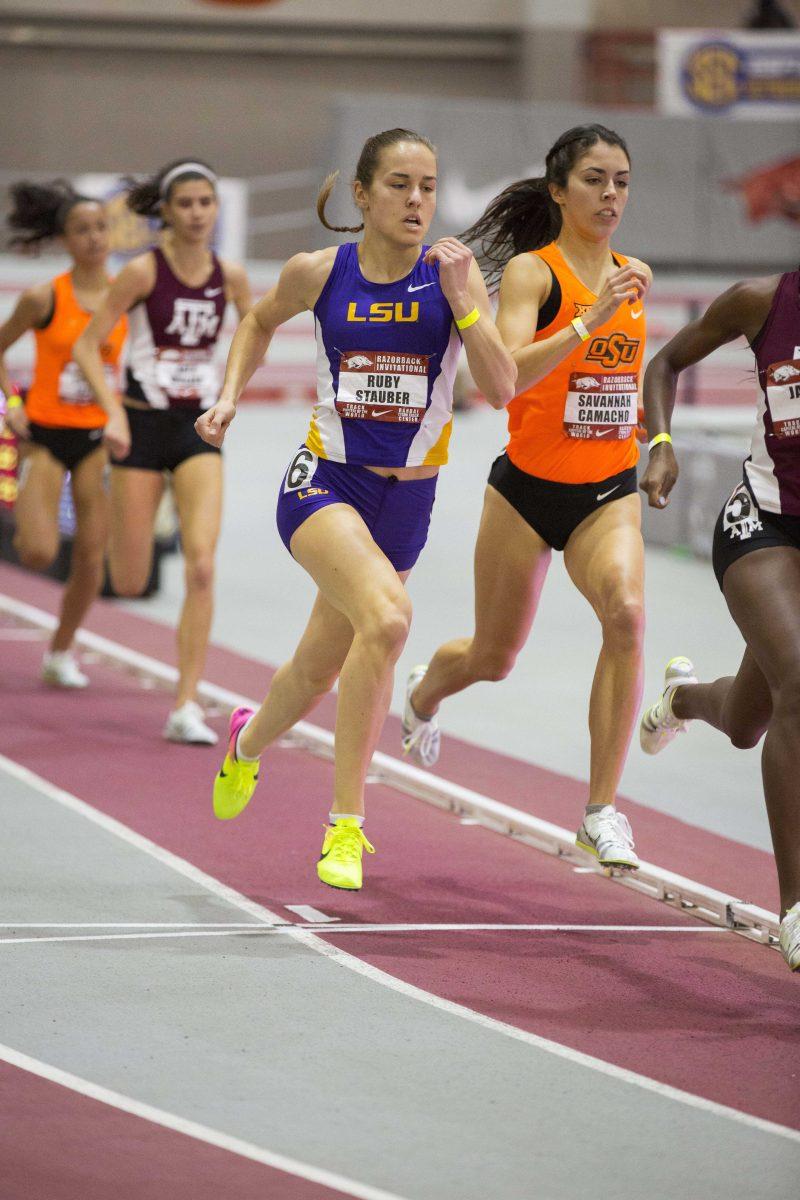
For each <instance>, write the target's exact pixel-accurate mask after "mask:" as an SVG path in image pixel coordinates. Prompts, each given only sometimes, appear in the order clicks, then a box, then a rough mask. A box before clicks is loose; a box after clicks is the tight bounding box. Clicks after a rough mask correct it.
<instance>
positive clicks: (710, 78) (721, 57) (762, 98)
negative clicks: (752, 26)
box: [657, 29, 800, 121]
mask: <svg viewBox="0 0 800 1200" xmlns="http://www.w3.org/2000/svg"><path fill="white" fill-rule="evenodd" d="M657 95H658V107H659V109H660V111H661V112H662V113H664V114H666V115H669V116H710V117H714V116H722V117H738V118H741V117H755V118H758V117H761V118H764V117H768V118H770V119H771V120H774V119H775V118H778V119H784V120H790V121H798V120H800V30H798V31H795V30H791V29H789V30H780V31H769V30H763V31H751V30H742V31H740V30H736V29H662V30H660V31H659V34H658V48H657Z"/></svg>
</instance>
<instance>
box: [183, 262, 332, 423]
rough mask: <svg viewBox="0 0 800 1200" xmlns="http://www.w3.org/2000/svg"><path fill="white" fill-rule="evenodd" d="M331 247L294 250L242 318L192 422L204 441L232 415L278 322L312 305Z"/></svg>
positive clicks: (327, 266) (325, 272)
mask: <svg viewBox="0 0 800 1200" xmlns="http://www.w3.org/2000/svg"><path fill="white" fill-rule="evenodd" d="M335 253H336V251H335V249H334V250H333V251H331V250H318V251H315V252H314V253H311V254H295V255H294V257H293V258H290V259H289V261H288V262H287V263H286V266H285V267H284V268H283V270H282V271H281V273H280V276H279V278H278V282H277V283H276V284H275V286H274V287H273V288H270V290H269V291H268V292H267V293H266V295H264V296H262V298H261V299H260V300H259V301H258V303H257V304H256V305H255V306H254V307H253V308H251V309H250V311H249V312H248V313H246V314H245V316H244V317H243V318H242V321H241V323H240V325H239V328H238V329H237V330H236V333H235V334H234V335H233V341H232V342H231V348H230V350H229V351H228V361H227V363H226V365H225V378H224V380H223V383H222V390H221V391H220V396H219V400H218V401H217V403H216V404H215V405H214V406H213V407H212V408H209V409H208V410H207V411H206V412H204V413H202V414H201V415H200V416H199V417H198V418H197V421H196V422H195V429H196V430H197V432H198V433H199V435H200V437H201V438H202V439H203V441H205V442H208V443H209V445H211V446H221V445H222V442H223V440H224V437H225V431H226V430H227V428H228V426H229V425H230V423H231V421H232V420H233V418H234V417H235V415H236V404H237V402H238V400H239V398H240V396H241V394H242V392H243V391H244V389H245V387H246V386H247V384H248V382H249V381H250V377H251V376H252V374H253V372H254V371H255V369H256V367H257V366H258V365H259V363H260V362H261V360H262V359H263V358H264V355H265V354H266V353H267V350H268V349H269V344H270V342H271V341H272V337H273V334H274V333H275V330H276V329H277V328H278V326H279V325H283V324H284V322H285V321H289V320H291V318H292V317H296V316H297V315H298V314H299V313H301V312H305V311H307V310H308V309H310V308H313V307H314V304H315V303H316V299H317V297H318V296H319V293H320V292H321V291H322V287H323V286H324V283H325V279H327V277H328V274H329V273H330V269H331V266H332V264H333V255H335Z"/></svg>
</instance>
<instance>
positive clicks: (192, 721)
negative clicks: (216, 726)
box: [164, 700, 219, 746]
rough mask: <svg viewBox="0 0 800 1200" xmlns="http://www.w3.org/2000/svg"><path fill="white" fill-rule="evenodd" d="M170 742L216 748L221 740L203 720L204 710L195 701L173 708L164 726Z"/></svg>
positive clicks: (165, 735) (166, 736)
mask: <svg viewBox="0 0 800 1200" xmlns="http://www.w3.org/2000/svg"><path fill="white" fill-rule="evenodd" d="M164 737H165V738H166V739H167V741H168V742H185V743H187V744H188V745H191V746H216V744H217V742H218V741H219V738H218V737H217V735H216V733H215V732H214V730H213V729H211V728H210V726H208V725H206V723H205V721H204V720H203V710H202V708H201V707H200V705H199V704H196V703H195V701H194V700H187V701H186V703H185V704H182V705H181V707H180V708H173V710H172V712H171V713H170V714H169V717H168V718H167V723H166V725H165V726H164Z"/></svg>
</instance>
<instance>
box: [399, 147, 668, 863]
mask: <svg viewBox="0 0 800 1200" xmlns="http://www.w3.org/2000/svg"><path fill="white" fill-rule="evenodd" d="M629 177H630V158H629V155H628V151H627V147H626V146H625V143H624V141H623V140H622V138H621V137H620V136H619V135H618V134H616V133H614V132H612V131H611V130H609V129H605V128H604V127H603V126H601V125H588V126H580V127H578V128H575V129H570V130H569V131H568V132H567V133H565V134H564V135H563V136H562V137H560V138H559V140H558V141H557V142H556V144H555V145H554V146H553V147H552V149H551V150H550V152H549V153H548V155H547V167H546V175H545V176H544V178H542V179H529V180H523V181H522V182H520V183H516V184H513V185H512V186H511V187H509V188H507V189H506V190H505V191H504V192H503V193H502V194H501V195H500V196H498V197H497V199H495V200H494V201H493V202H492V204H491V205H490V206H489V208H488V210H487V211H486V213H485V214H484V216H483V217H482V218H481V219H480V220H479V221H478V222H477V223H476V224H475V225H474V226H473V227H472V228H471V229H470V230H468V231H467V233H466V234H464V235H463V236H464V240H466V241H473V242H479V243H481V244H482V246H483V250H484V257H485V258H486V260H487V261H488V262H489V263H490V264H491V265H492V267H493V271H494V274H495V276H496V275H499V274H500V272H501V271H502V282H501V286H500V305H499V309H498V316H497V326H498V329H499V330H500V334H501V336H502V338H503V340H504V342H505V344H506V346H507V347H508V349H509V350H510V351H511V352H512V354H513V357H514V360H515V362H516V365H517V369H518V378H517V388H518V394H517V396H516V397H515V399H514V400H512V402H511V404H510V405H509V434H510V437H509V442H508V446H507V449H506V452H505V453H504V454H502V455H501V456H500V458H498V459H497V461H496V462H495V463H494V465H493V467H492V470H491V473H490V475H489V487H488V488H487V491H486V498H485V502H484V509H483V517H482V520H481V526H480V532H479V534H478V543H477V547H476V550H475V610H476V611H475V633H474V635H473V637H471V638H460V639H458V640H456V641H452V642H448V643H446V644H445V645H444V646H441V647H440V648H439V650H437V652H436V654H435V655H434V657H433V659H432V661H431V663H430V666H429V667H427V668H426V667H417V668H416V669H415V670H414V671H413V672H412V673H411V676H410V678H409V682H408V690H407V697H406V706H405V712H404V734H405V736H404V739H403V747H404V750H405V752H406V753H407V754H409V755H410V756H411V757H413V758H414V759H416V761H417V762H420V763H422V764H423V765H424V766H431V765H433V763H434V762H436V760H437V758H438V754H439V730H438V727H437V722H436V716H435V714H436V712H437V710H438V707H439V704H440V703H441V701H442V700H443V699H444V698H445V697H446V696H451V695H453V693H455V692H459V691H461V690H462V689H463V688H466V687H468V686H469V685H470V684H472V683H475V682H477V681H478V680H497V679H503V678H505V676H506V675H507V674H508V673H509V671H510V670H511V668H512V667H513V665H514V662H515V660H516V657H517V654H518V653H519V651H520V650H521V649H522V647H523V645H524V644H525V642H526V640H527V637H528V633H529V632H530V628H531V624H532V622H533V618H534V616H535V614H536V608H537V605H538V601H539V596H540V593H541V589H542V585H543V584H544V580H545V576H546V574H547V568H548V566H549V563H550V557H551V553H552V551H553V550H554V549H555V550H563V551H564V563H565V566H566V568H567V571H568V573H569V576H570V578H571V579H572V581H573V583H574V584H575V586H576V587H577V588H578V590H579V591H580V592H581V593H582V594H583V595H584V596H585V597H586V599H587V600H588V602H589V604H590V605H591V606H592V609H593V610H594V612H595V614H596V616H597V618H598V620H599V621H600V624H601V627H602V634H603V645H602V650H601V652H600V658H599V660H598V663H597V670H596V673H595V677H594V684H593V686H592V694H591V700H590V704H589V731H590V736H591V766H590V780H589V795H588V804H587V807H586V813H585V815H584V819H583V823H582V825H581V828H580V829H579V831H578V835H577V839H576V840H577V843H578V845H579V846H581V847H582V848H583V849H585V850H587V851H589V852H590V853H591V854H593V855H595V856H596V857H597V858H598V860H599V861H600V863H601V864H602V865H603V866H614V867H621V868H629V869H634V868H636V867H638V865H639V860H638V858H637V856H636V853H635V851H634V846H633V838H632V835H631V831H630V825H629V824H628V821H627V818H626V817H624V816H622V815H621V814H620V813H618V812H617V810H616V803H615V801H616V790H617V785H618V783H619V778H620V775H621V773H622V768H623V765H624V763H625V757H626V755H627V751H628V746H629V744H630V738H631V733H632V730H633V726H634V722H635V720H636V715H637V709H638V705H639V700H640V696H641V688H642V635H643V630H644V615H643V583H644V551H643V544H642V535H641V530H640V517H641V510H640V503H639V498H638V495H637V491H636V471H635V463H636V460H637V458H638V447H637V444H636V437H635V434H636V429H637V410H638V395H639V372H640V368H641V364H642V354H643V351H644V341H645V317H644V309H643V304H642V301H643V297H644V295H645V293H646V292H647V289H648V287H649V285H650V280H651V273H650V270H649V268H648V267H646V266H645V265H644V263H641V262H638V261H637V260H635V259H628V258H626V257H625V256H623V255H621V254H618V253H616V252H612V250H611V248H610V245H609V240H610V238H611V236H612V235H613V234H614V232H615V231H616V228H617V226H618V225H619V222H620V218H621V216H622V212H623V210H624V208H625V204H626V202H627V198H628V181H629Z"/></svg>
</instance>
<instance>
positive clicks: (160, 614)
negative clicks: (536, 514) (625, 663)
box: [131, 403, 770, 850]
mask: <svg viewBox="0 0 800 1200" xmlns="http://www.w3.org/2000/svg"><path fill="white" fill-rule="evenodd" d="M308 411H309V410H308V407H307V406H306V405H305V404H295V403H286V404H282V405H265V406H261V405H244V406H243V407H242V408H241V409H240V412H239V415H238V416H237V419H236V422H235V424H234V425H233V427H232V429H231V432H230V434H229V437H228V440H227V443H226V489H227V490H226V500H225V519H224V527H223V534H222V539H221V544H220V550H219V559H218V563H219V573H218V586H217V596H218V601H217V611H216V617H215V622H214V631H213V637H214V640H215V641H216V642H218V643H219V644H221V645H224V646H228V647H230V648H231V649H234V650H238V651H240V652H241V653H244V654H247V655H249V656H250V657H252V658H256V659H259V660H263V661H265V662H268V663H273V664H278V663H280V662H282V661H283V660H284V659H285V658H287V657H288V656H289V655H290V654H291V653H292V651H293V649H294V646H295V643H296V642H297V640H298V638H299V636H300V633H301V631H302V629H303V626H304V623H305V620H306V617H307V614H308V611H309V610H310V607H311V603H312V599H313V594H314V593H313V586H312V584H311V582H310V580H309V579H308V578H307V576H306V575H305V574H304V572H303V571H302V570H301V569H300V568H299V567H298V566H297V564H296V563H294V562H293V560H292V559H291V558H290V556H289V555H288V554H287V552H286V550H285V549H284V547H283V545H282V543H281V542H280V539H279V537H278V534H277V531H276V528H275V521H274V509H275V499H276V496H277V489H278V485H279V483H280V480H281V478H282V475H283V472H284V470H285V467H286V465H287V463H288V461H289V458H290V456H291V454H292V453H293V451H294V449H295V448H296V447H297V446H298V445H299V444H300V443H301V442H302V441H303V438H304V436H305V431H306V427H307V422H308ZM504 443H505V417H504V415H503V414H500V413H496V412H493V411H492V410H490V409H488V408H480V409H477V410H475V411H473V412H470V413H467V414H463V415H459V416H458V417H457V418H456V428H455V432H454V435H453V441H452V446H451V462H450V464H449V465H448V466H447V467H446V468H445V469H444V470H443V471H442V474H441V477H440V484H439V492H438V497H437V502H436V507H435V509H434V516H433V521H432V530H431V536H430V539H429V542H428V545H427V547H426V549H425V551H424V553H423V555H422V557H421V559H420V561H419V563H418V564H417V566H416V568H415V569H414V572H413V575H412V576H411V579H410V581H409V591H410V594H411V596H412V599H413V602H414V625H413V628H412V631H411V636H410V638H409V641H408V645H407V647H406V650H405V652H404V654H403V656H402V658H401V660H400V663H399V669H398V672H397V679H396V684H395V691H394V699H393V705H392V707H393V711H395V712H400V711H401V708H402V693H403V686H404V680H405V677H406V675H407V672H408V670H409V669H410V668H411V667H412V666H414V665H415V664H416V663H418V662H424V661H426V660H427V659H428V658H429V657H430V655H431V654H432V653H433V651H434V650H435V648H436V647H437V646H438V645H439V644H440V643H441V642H443V641H446V640H448V639H449V638H451V637H457V636H461V635H466V634H469V633H470V632H471V630H472V613H473V602H472V551H473V547H474V542H475V535H476V532H477V527H478V520H479V517H480V511H481V505H482V498H483V490H484V483H485V479H486V475H487V473H488V468H489V465H490V463H491V462H492V460H493V458H494V457H495V456H496V455H497V454H498V453H499V452H500V451H501V449H502V447H503V445H504ZM732 482H735V480H734V481H732ZM724 499H725V496H724V495H721V496H720V499H719V503H720V506H721V504H722V502H723V501H724ZM715 517H716V512H713V513H709V521H710V522H713V520H714V519H715ZM181 594H182V574H181V564H180V560H179V559H178V558H177V557H172V558H171V559H169V560H167V561H166V563H165V570H164V582H163V587H162V590H161V593H160V594H159V595H158V596H156V597H154V598H152V599H150V600H147V601H136V602H132V603H131V607H132V608H133V609H134V610H135V611H138V612H141V613H142V614H144V615H148V616H150V617H152V618H154V619H156V620H159V621H164V622H166V623H168V624H172V623H174V621H175V617H176V613H177V611H178V608H179V604H180V599H181ZM647 612H648V634H647V643H646V668H647V674H646V683H645V699H646V700H654V699H655V698H656V697H657V695H658V694H659V692H660V690H661V687H662V678H663V671H664V666H665V664H666V662H667V660H668V659H669V658H671V657H672V656H673V655H675V654H688V655H689V656H690V657H692V658H693V659H694V661H695V664H696V666H697V668H698V671H699V673H700V676H701V678H704V679H712V678H716V677H717V676H718V675H724V674H732V673H733V672H734V671H735V670H736V667H737V665H738V662H739V659H740V657H741V654H742V650H743V643H742V639H741V636H740V634H739V632H738V630H737V629H736V627H735V626H734V624H733V622H732V621H731V619H730V617H729V615H728V612H727V609H726V607H725V603H724V601H723V598H722V596H721V594H720V592H719V589H718V587H717V584H716V581H715V579H714V576H713V574H712V571H711V566H710V564H709V563H706V562H699V561H694V560H688V559H686V558H683V557H679V556H678V555H676V554H674V553H672V552H669V551H665V550H660V549H655V548H650V549H648V554H647ZM598 650H599V630H598V626H597V622H596V620H595V618H594V615H593V614H592V612H591V610H590V609H589V608H588V606H587V604H586V602H585V601H584V600H583V598H582V597H581V596H580V595H579V594H578V593H577V591H576V590H575V588H574V587H573V585H572V584H571V583H570V581H569V579H568V578H567V575H566V572H565V571H564V568H563V563H562V561H561V556H560V555H554V556H553V565H552V566H551V569H550V575H549V578H548V580H547V583H546V585H545V589H544V595H543V598H542V603H541V606H540V611H539V613H538V615H537V618H536V621H535V623H534V627H533V630H532V633H531V637H530V640H529V642H528V645H527V646H526V648H525V650H524V651H523V653H522V654H521V655H520V658H519V660H518V662H517V665H516V668H515V669H514V671H513V672H512V674H511V675H510V677H509V678H508V679H506V680H505V681H503V682H502V683H497V684H480V685H477V686H476V687H474V688H471V689H469V690H468V691H466V692H464V693H462V694H461V695H458V696H454V697H451V699H450V700H448V701H447V702H446V704H445V705H444V706H443V709H442V718H441V720H442V726H443V729H444V731H445V732H446V733H447V732H450V733H453V734H455V735H457V736H459V737H462V738H466V739H468V740H470V741H473V742H475V743H477V744H479V745H482V746H486V747H489V748H490V749H493V750H496V751H500V752H503V753H506V754H511V755H514V756H516V757H518V758H521V759H524V760H526V761H530V762H533V763H537V764H539V765H540V766H544V767H548V768H550V769H552V770H554V771H559V772H561V773H563V774H568V775H572V776H575V777H579V778H581V779H587V778H588V733H587V729H586V714H587V707H588V697H589V689H590V686H591V679H592V675H593V672H594V665H595V661H596V658H597V653H598ZM621 792H622V793H623V794H624V795H627V796H629V797H631V798H632V799H634V800H636V801H638V802H639V803H642V804H646V805H650V806H651V807H653V808H656V809H659V810H661V811H664V812H667V813H671V814H672V815H674V816H677V817H680V818H682V819H683V820H686V821H688V822H690V823H692V824H695V825H699V826H701V827H703V828H705V829H710V830H713V831H715V832H718V833H721V834H724V835H725V836H727V837H730V838H734V839H736V840H738V841H741V842H744V843H747V844H749V845H752V846H757V847H760V848H762V849H765V850H768V849H770V840H769V832H768V826H767V820H766V814H765V811H764V802H763V793H762V787H761V775H760V757H759V750H758V749H756V750H751V751H741V750H734V749H732V747H731V746H730V745H729V744H728V743H727V742H726V741H725V739H724V738H723V737H722V736H721V735H720V734H718V733H716V732H715V731H714V730H711V729H708V728H706V727H701V726H699V725H695V726H694V727H692V728H691V729H690V731H689V733H688V735H686V736H685V737H682V738H679V739H677V741H676V742H675V743H674V744H673V745H672V746H671V747H670V748H669V749H668V750H667V751H666V752H665V753H663V754H662V755H661V756H660V757H659V758H658V759H651V758H648V757H647V756H646V755H644V754H642V752H641V751H640V749H639V745H638V741H636V740H634V743H633V745H632V748H631V752H630V756H629V760H628V764H627V767H626V770H625V773H624V776H623V779H622V784H621ZM496 798H497V799H499V800H502V799H503V797H502V796H497V797H496Z"/></svg>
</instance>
